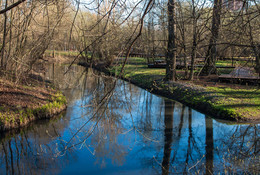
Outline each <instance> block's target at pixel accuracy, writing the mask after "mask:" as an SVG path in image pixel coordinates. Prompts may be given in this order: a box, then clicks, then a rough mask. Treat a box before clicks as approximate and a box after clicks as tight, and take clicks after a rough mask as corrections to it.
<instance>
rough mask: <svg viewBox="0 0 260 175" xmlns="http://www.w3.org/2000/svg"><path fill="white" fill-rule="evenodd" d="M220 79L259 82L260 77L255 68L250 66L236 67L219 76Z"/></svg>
mask: <svg viewBox="0 0 260 175" xmlns="http://www.w3.org/2000/svg"><path fill="white" fill-rule="evenodd" d="M218 78H219V81H229V82H232V83H234V82H239V83H241V82H246V83H248V82H250V83H253V84H259V82H260V77H259V75H257V74H255V73H254V71H253V68H250V67H236V68H234V70H233V71H232V72H230V73H229V74H222V75H220V76H219V77H218Z"/></svg>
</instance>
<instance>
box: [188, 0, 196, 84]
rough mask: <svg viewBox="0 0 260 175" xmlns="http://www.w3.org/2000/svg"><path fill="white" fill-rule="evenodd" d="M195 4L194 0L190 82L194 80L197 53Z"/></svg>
mask: <svg viewBox="0 0 260 175" xmlns="http://www.w3.org/2000/svg"><path fill="white" fill-rule="evenodd" d="M195 10H196V9H195V2H194V0H192V18H193V19H192V32H193V42H192V51H191V68H190V76H189V80H193V74H194V63H195V59H196V53H197V18H196V11H195Z"/></svg>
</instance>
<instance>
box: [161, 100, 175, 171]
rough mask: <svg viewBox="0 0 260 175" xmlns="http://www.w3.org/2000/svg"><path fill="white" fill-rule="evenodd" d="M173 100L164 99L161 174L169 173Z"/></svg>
mask: <svg viewBox="0 0 260 175" xmlns="http://www.w3.org/2000/svg"><path fill="white" fill-rule="evenodd" d="M174 104H175V102H173V101H171V100H167V99H165V111H164V126H165V128H164V151H163V161H162V174H163V175H167V174H169V167H170V158H171V151H172V148H171V146H172V140H173V138H172V137H173V111H174Z"/></svg>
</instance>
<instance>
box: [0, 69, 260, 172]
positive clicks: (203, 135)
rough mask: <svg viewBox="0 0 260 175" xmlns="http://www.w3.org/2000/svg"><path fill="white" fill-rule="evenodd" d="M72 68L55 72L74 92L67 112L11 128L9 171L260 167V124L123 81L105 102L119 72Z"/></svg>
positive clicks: (2, 156) (5, 151)
mask: <svg viewBox="0 0 260 175" xmlns="http://www.w3.org/2000/svg"><path fill="white" fill-rule="evenodd" d="M52 66H53V65H52ZM66 69H67V68H66V66H57V67H55V69H54V68H53V67H50V71H49V74H47V78H49V79H50V80H53V79H54V80H55V83H56V84H57V86H59V87H60V88H61V89H63V91H64V93H65V94H66V96H67V97H68V99H69V107H68V109H67V112H66V114H65V116H64V117H58V118H55V119H53V120H50V121H40V122H37V123H34V124H32V125H30V126H29V127H27V128H25V129H22V130H21V131H19V132H18V131H17V132H15V133H13V132H11V133H6V134H5V135H3V136H2V137H1V138H2V139H1V145H0V151H1V152H0V163H1V166H0V168H1V173H3V174H6V173H7V172H8V173H10V174H12V173H14V174H19V173H20V174H36V173H37V174H39V173H44V174H45V173H47V174H75V173H76V174H176V173H181V174H183V173H192V174H194V173H202V174H211V173H213V174H217V173H225V172H226V173H231V172H233V173H243V172H247V173H254V172H255V173H257V172H259V170H260V165H259V164H260V163H259V154H260V153H259V150H260V140H259V138H260V135H259V129H260V128H259V125H253V124H251V125H249V124H240V125H238V124H236V123H232V122H224V121H220V120H214V119H211V118H207V117H205V115H204V114H201V113H199V112H197V111H195V110H192V109H190V108H188V107H186V106H183V105H182V104H180V103H178V102H175V101H172V100H168V99H165V98H162V97H159V96H156V95H153V94H151V93H149V92H147V91H145V90H143V89H140V88H138V87H136V86H134V85H131V84H129V83H126V82H123V81H118V82H117V85H116V88H115V90H114V91H112V93H111V94H110V95H109V96H108V97H107V100H106V101H104V102H102V105H98V104H100V101H101V99H102V98H104V95H105V94H106V93H107V92H108V91H110V89H111V88H112V87H113V83H112V82H113V81H114V79H113V78H110V77H104V76H100V74H99V73H95V74H94V75H93V74H92V70H90V69H89V70H88V71H87V72H86V71H85V69H83V68H81V67H77V66H75V67H73V69H72V71H70V72H69V73H68V74H66V75H63V72H64V71H65V70H66ZM81 127H82V128H81ZM79 128H81V129H80V130H79ZM75 133H76V134H75ZM72 136H74V137H72ZM66 148H67V149H66ZM64 150H65V151H64Z"/></svg>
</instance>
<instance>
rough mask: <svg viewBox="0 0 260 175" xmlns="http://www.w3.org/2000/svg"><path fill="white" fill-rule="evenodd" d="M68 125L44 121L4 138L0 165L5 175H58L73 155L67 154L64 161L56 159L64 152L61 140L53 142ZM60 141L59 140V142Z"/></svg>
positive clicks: (1, 146)
mask: <svg viewBox="0 0 260 175" xmlns="http://www.w3.org/2000/svg"><path fill="white" fill-rule="evenodd" d="M67 125H68V123H67V122H66V121H64V122H63V123H62V122H60V123H55V122H53V123H52V122H44V123H43V124H31V125H30V126H29V127H27V128H24V129H22V130H20V131H19V132H20V134H17V133H16V132H15V131H10V132H6V133H4V134H2V135H1V138H2V139H1V144H0V158H1V159H0V163H1V166H0V167H1V173H3V174H45V173H50V172H51V173H58V172H59V169H60V168H61V167H62V166H64V164H66V160H68V159H69V158H71V157H70V156H72V154H67V155H66V157H65V158H64V159H63V160H65V161H63V162H61V161H59V159H57V158H56V157H55V154H56V152H55V151H56V150H57V149H63V148H64V143H63V141H62V140H60V141H59V142H55V143H52V141H53V139H55V140H56V139H57V138H59V137H60V135H61V133H62V132H63V129H64V128H66V127H67ZM58 140H59V139H58Z"/></svg>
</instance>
